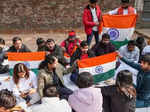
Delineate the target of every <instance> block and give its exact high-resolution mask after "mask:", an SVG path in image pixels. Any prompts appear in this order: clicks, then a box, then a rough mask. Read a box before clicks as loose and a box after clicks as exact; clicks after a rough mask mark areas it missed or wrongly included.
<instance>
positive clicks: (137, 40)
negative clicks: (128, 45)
mask: <svg viewBox="0 0 150 112" xmlns="http://www.w3.org/2000/svg"><path fill="white" fill-rule="evenodd" d="M144 42H145V39H144V37H138V38H137V39H136V44H138V45H140V44H141V45H142V44H143V43H144Z"/></svg>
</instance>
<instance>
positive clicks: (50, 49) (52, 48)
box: [45, 39, 67, 66]
mask: <svg viewBox="0 0 150 112" xmlns="http://www.w3.org/2000/svg"><path fill="white" fill-rule="evenodd" d="M45 50H46V55H48V54H51V55H53V56H55V57H56V58H57V59H58V62H59V63H61V64H62V65H64V66H65V65H66V64H67V62H66V60H65V58H64V55H63V50H62V48H61V47H60V46H59V45H57V44H56V43H55V41H54V40H53V39H48V40H47V41H46V48H45Z"/></svg>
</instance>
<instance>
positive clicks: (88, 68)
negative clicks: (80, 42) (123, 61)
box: [78, 52, 117, 83]
mask: <svg viewBox="0 0 150 112" xmlns="http://www.w3.org/2000/svg"><path fill="white" fill-rule="evenodd" d="M116 56H117V53H116V52H113V53H110V54H106V55H103V56H98V57H94V58H88V59H84V60H80V61H78V67H79V73H81V72H90V73H91V74H92V75H93V77H94V82H95V83H98V82H100V81H104V80H107V79H109V78H111V77H113V76H114V74H115V67H116Z"/></svg>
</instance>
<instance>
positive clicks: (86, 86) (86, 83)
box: [68, 72, 103, 112]
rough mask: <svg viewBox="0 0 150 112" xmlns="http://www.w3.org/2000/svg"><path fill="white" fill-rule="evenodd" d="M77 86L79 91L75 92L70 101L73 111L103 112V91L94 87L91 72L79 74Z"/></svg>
mask: <svg viewBox="0 0 150 112" xmlns="http://www.w3.org/2000/svg"><path fill="white" fill-rule="evenodd" d="M76 84H77V86H78V87H79V90H75V91H74V92H73V94H72V95H70V96H69V99H68V102H69V104H70V106H71V107H72V108H73V110H74V111H75V112H102V104H103V98H102V94H101V89H99V88H95V87H94V86H93V84H94V80H93V76H92V75H91V74H90V73H89V72H82V73H80V74H79V76H78V78H77V81H76Z"/></svg>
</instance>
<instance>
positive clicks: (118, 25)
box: [100, 14, 137, 49]
mask: <svg viewBox="0 0 150 112" xmlns="http://www.w3.org/2000/svg"><path fill="white" fill-rule="evenodd" d="M136 18H137V15H135V14H134V15H103V16H102V21H103V22H102V25H101V27H100V32H101V35H102V34H103V33H108V34H109V35H110V37H111V41H112V43H113V44H114V45H115V46H116V48H117V49H119V48H120V47H121V46H122V45H125V44H127V42H128V40H130V39H131V38H132V35H133V33H134V30H135V26H136Z"/></svg>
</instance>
